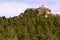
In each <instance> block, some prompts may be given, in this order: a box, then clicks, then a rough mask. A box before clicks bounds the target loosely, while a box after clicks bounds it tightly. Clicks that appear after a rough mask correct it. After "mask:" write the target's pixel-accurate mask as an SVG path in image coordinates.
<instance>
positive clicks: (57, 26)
mask: <svg viewBox="0 0 60 40" xmlns="http://www.w3.org/2000/svg"><path fill="white" fill-rule="evenodd" d="M37 13H38V12H37V11H36V10H32V9H27V10H25V12H24V13H21V14H20V15H19V16H15V17H10V18H6V17H5V16H3V17H0V40H60V15H53V14H49V15H48V17H47V18H45V17H44V16H38V14H37Z"/></svg>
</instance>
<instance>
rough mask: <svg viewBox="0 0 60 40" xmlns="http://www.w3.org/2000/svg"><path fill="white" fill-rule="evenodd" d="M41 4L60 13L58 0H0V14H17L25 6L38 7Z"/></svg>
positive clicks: (59, 1) (53, 11)
mask: <svg viewBox="0 0 60 40" xmlns="http://www.w3.org/2000/svg"><path fill="white" fill-rule="evenodd" d="M42 4H43V5H44V6H45V7H47V8H49V9H51V11H52V13H54V14H60V0H0V16H6V17H13V16H18V15H19V14H20V13H22V12H24V10H26V9H27V8H38V7H40V6H41V5H42Z"/></svg>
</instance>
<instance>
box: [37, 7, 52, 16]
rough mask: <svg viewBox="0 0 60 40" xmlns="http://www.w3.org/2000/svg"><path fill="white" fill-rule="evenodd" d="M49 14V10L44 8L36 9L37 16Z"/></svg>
mask: <svg viewBox="0 0 60 40" xmlns="http://www.w3.org/2000/svg"><path fill="white" fill-rule="evenodd" d="M50 13H51V10H50V9H48V8H46V7H44V6H42V7H39V8H38V14H39V15H48V14H50Z"/></svg>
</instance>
